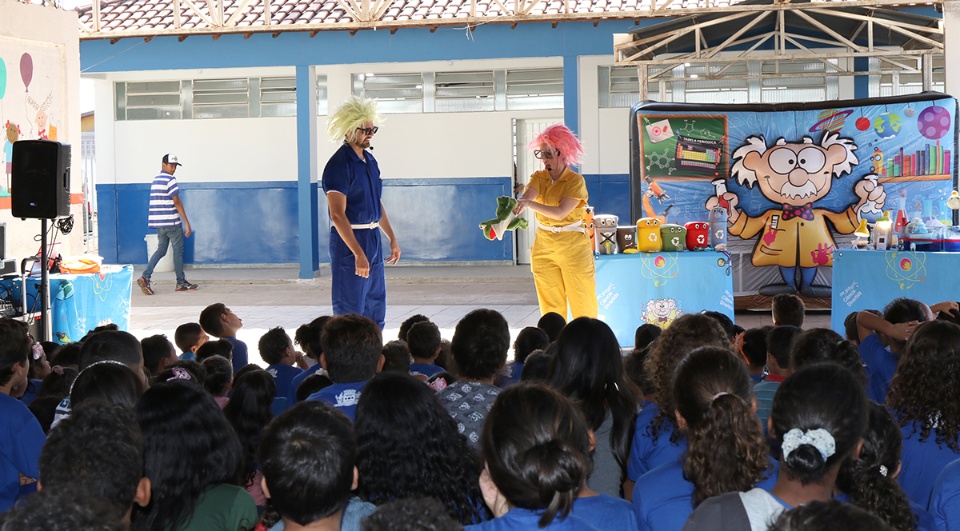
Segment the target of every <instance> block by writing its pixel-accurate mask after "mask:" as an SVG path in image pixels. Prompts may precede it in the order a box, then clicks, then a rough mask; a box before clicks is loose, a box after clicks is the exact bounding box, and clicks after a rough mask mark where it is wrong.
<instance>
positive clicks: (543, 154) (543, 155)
mask: <svg viewBox="0 0 960 531" xmlns="http://www.w3.org/2000/svg"><path fill="white" fill-rule="evenodd" d="M559 155H560V150H559V149H558V150H557V152H556V153H554V152H552V151H541V150H539V149H535V150H534V151H533V156H534V157H537V158H538V159H552V158H554V157H557V156H559Z"/></svg>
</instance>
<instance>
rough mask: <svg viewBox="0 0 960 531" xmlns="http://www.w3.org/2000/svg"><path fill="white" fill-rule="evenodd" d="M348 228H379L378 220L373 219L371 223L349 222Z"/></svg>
mask: <svg viewBox="0 0 960 531" xmlns="http://www.w3.org/2000/svg"><path fill="white" fill-rule="evenodd" d="M350 228H351V229H379V228H380V222H379V221H374V222H372V223H357V224H353V223H351V224H350Z"/></svg>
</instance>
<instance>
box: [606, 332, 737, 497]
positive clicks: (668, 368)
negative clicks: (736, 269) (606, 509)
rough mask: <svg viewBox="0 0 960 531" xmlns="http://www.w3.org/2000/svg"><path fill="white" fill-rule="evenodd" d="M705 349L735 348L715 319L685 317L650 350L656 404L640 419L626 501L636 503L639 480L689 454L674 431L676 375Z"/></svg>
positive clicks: (625, 489) (649, 368) (649, 367)
mask: <svg viewBox="0 0 960 531" xmlns="http://www.w3.org/2000/svg"><path fill="white" fill-rule="evenodd" d="M706 346H712V347H719V348H726V349H729V348H731V347H732V344H731V342H730V337H729V336H727V332H726V330H724V329H723V327H722V326H721V325H720V322H719V321H717V320H716V319H714V318H712V317H709V316H707V315H703V314H686V315H683V316H681V317H679V318H678V319H677V320H675V321H674V322H673V324H671V325H670V327H669V328H667V329H666V330H664V331H663V334H662V335H661V336H660V337H659V338H658V339H657V341H656V342H655V343H654V344H653V346H652V348H651V349H650V354H649V355H648V356H647V359H646V363H645V367H644V368H645V369H646V371H645V372H646V373H647V375H648V377H649V378H650V380H651V382H652V383H653V387H654V389H655V391H654V400H653V402H654V403H653V404H650V405H648V406H647V407H645V408H643V410H642V411H640V413H639V414H638V415H637V427H636V430H635V431H634V434H633V443H632V445H631V447H630V457H629V460H628V463H627V480H626V481H625V482H624V485H623V494H624V497H625V498H626V499H628V500H629V499H633V484H634V483H635V482H636V481H637V479H639V478H640V476H642V475H643V474H646V473H647V472H649V471H650V470H652V469H654V468H656V467H658V466H660V465H662V464H665V463H671V462H675V461H678V460H679V459H680V457H681V455H682V454H683V453H684V452H685V451H686V450H687V443H686V440H684V439H683V437H682V435H681V434H680V433H679V432H677V431H676V429H675V428H676V418H675V416H674V415H673V411H674V410H675V409H676V408H675V406H674V405H673V374H674V372H675V369H676V367H677V365H678V364H679V363H680V360H681V359H683V357H684V356H686V355H687V353H689V352H690V351H692V350H693V349H695V348H697V347H706Z"/></svg>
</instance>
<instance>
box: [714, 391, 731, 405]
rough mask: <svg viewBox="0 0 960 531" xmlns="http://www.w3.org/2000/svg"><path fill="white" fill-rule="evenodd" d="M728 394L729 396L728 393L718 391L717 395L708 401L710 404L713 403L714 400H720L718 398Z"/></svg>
mask: <svg viewBox="0 0 960 531" xmlns="http://www.w3.org/2000/svg"><path fill="white" fill-rule="evenodd" d="M729 394H730V393H728V392H726V391H720V392H719V393H717V394H715V395H713V398H711V399H710V402H713V401H714V400H716V399H718V398H720V397H721V396H723V395H729Z"/></svg>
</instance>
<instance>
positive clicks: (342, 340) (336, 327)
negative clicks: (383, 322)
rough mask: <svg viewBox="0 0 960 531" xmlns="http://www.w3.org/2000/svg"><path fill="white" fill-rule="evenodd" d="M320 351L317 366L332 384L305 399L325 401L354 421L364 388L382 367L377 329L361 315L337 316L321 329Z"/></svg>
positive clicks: (378, 330)
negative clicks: (318, 364)
mask: <svg viewBox="0 0 960 531" xmlns="http://www.w3.org/2000/svg"><path fill="white" fill-rule="evenodd" d="M321 348H322V352H323V354H321V355H320V363H321V364H323V368H324V369H325V370H326V371H327V374H328V375H329V376H330V379H331V380H333V385H331V386H329V387H325V388H323V389H321V390H320V391H318V392H316V393H314V394H312V395H310V396H309V397H307V400H319V401H321V402H326V403H328V404H330V405H332V406H333V407H335V408H337V409H339V410H340V411H342V412H343V413H344V414H345V415H347V417H349V418H350V420H351V421H353V420H355V419H356V416H357V402H358V401H359V400H360V393H361V392H363V387H364V386H365V385H367V382H368V381H370V378H373V376H374V375H375V374H376V373H378V372H380V369H381V368H382V367H383V354H382V353H381V350H382V349H383V335H382V332H381V331H380V327H378V326H377V324H376V323H374V322H373V321H371V320H370V319H368V318H366V317H362V316H360V315H356V314H347V315H338V316H336V317H333V318H331V319H330V320H329V321H327V324H326V325H325V326H324V327H323V336H322V338H321Z"/></svg>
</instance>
